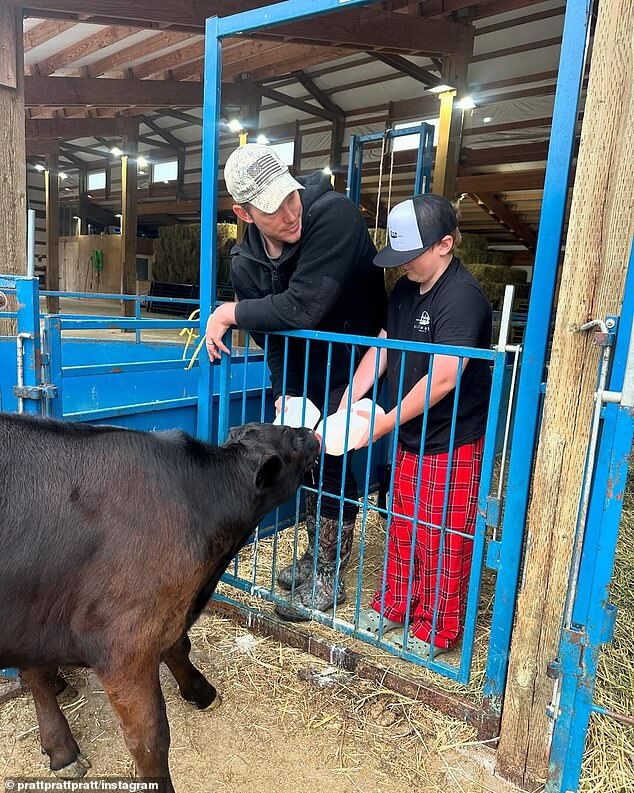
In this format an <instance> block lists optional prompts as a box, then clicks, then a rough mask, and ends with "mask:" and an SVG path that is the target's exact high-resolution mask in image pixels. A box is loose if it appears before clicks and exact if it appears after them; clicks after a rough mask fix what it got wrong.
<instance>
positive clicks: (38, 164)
mask: <svg viewBox="0 0 634 793" xmlns="http://www.w3.org/2000/svg"><path fill="white" fill-rule="evenodd" d="M35 170H36V171H45V170H46V168H45V167H44V166H43V165H42V163H39V162H38V163H37V164H36V166H35Z"/></svg>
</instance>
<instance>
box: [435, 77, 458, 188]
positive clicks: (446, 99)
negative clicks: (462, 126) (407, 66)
mask: <svg viewBox="0 0 634 793" xmlns="http://www.w3.org/2000/svg"><path fill="white" fill-rule="evenodd" d="M438 96H439V99H440V120H439V122H438V144H437V146H436V160H435V163H434V180H433V184H432V192H433V193H436V194H437V195H445V193H446V192H447V185H446V182H447V163H448V158H449V141H450V138H451V121H452V116H453V104H454V99H455V97H456V92H455V91H453V90H452V91H443V92H442V93H441V94H439V95H438ZM446 197H447V198H451V197H452V196H446Z"/></svg>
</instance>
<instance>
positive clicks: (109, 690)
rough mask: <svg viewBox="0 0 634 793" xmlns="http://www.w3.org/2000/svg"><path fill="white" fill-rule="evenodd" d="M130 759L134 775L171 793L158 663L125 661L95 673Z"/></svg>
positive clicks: (163, 702)
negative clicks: (152, 782)
mask: <svg viewBox="0 0 634 793" xmlns="http://www.w3.org/2000/svg"><path fill="white" fill-rule="evenodd" d="M97 674H98V676H99V679H100V680H101V682H102V684H103V687H104V690H105V692H106V694H107V695H108V699H109V700H110V703H111V705H112V707H113V709H114V711H115V713H116V714H117V716H118V717H119V721H120V723H121V727H122V729H123V735H124V738H125V742H126V745H127V747H128V749H129V751H130V754H131V755H132V757H133V758H134V761H135V763H136V768H137V775H138V776H139V777H141V778H143V779H154V780H157V779H160V780H162V782H163V784H162V786H161V793H174V787H173V785H172V780H171V777H170V772H169V760H168V755H169V746H170V729H169V724H168V722H167V713H166V711H165V700H164V699H163V692H162V691H161V684H160V681H159V661H158V659H137V658H134V659H129V660H128V661H127V662H126V663H118V664H117V665H116V667H115V668H113V669H101V670H97Z"/></svg>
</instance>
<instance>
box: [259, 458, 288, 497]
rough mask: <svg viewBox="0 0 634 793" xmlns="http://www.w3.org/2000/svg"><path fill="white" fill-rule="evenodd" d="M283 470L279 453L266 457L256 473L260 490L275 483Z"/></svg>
mask: <svg viewBox="0 0 634 793" xmlns="http://www.w3.org/2000/svg"><path fill="white" fill-rule="evenodd" d="M281 470H282V460H281V458H280V457H279V456H278V455H277V454H271V455H269V456H268V457H265V458H264V460H263V461H262V462H261V463H260V466H259V468H258V470H257V473H256V475H255V486H256V487H257V488H258V490H264V489H265V488H267V487H271V485H273V484H274V483H275V480H276V479H277V476H278V474H279V473H280V471H281Z"/></svg>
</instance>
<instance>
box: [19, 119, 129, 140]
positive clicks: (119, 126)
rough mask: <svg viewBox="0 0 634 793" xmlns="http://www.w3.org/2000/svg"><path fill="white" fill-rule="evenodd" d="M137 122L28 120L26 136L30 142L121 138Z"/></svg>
mask: <svg viewBox="0 0 634 793" xmlns="http://www.w3.org/2000/svg"><path fill="white" fill-rule="evenodd" d="M136 124H137V122H135V121H132V120H130V119H127V118H121V117H117V118H47V119H36V118H27V119H26V136H27V138H28V139H29V140H36V139H49V140H53V139H55V138H60V139H64V140H73V139H74V138H92V137H95V135H113V136H117V137H121V136H122V135H125V134H126V132H128V131H129V130H130V129H132V128H135V127H136Z"/></svg>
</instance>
